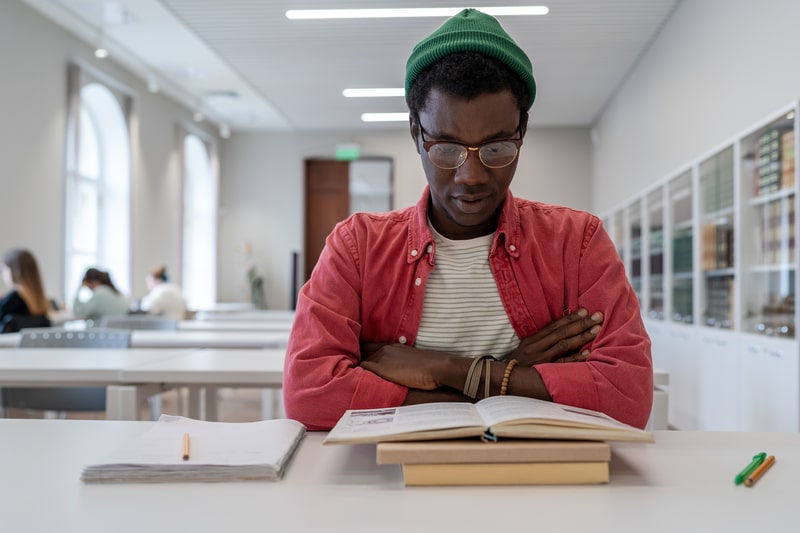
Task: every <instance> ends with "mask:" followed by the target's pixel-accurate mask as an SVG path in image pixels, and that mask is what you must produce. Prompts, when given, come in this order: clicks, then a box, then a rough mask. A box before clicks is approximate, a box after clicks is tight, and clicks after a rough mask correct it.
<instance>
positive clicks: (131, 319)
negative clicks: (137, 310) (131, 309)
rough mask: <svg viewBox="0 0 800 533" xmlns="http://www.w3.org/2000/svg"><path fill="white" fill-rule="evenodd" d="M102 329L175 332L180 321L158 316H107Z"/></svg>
mask: <svg viewBox="0 0 800 533" xmlns="http://www.w3.org/2000/svg"><path fill="white" fill-rule="evenodd" d="M100 327H102V328H112V329H161V330H170V331H175V330H177V329H178V321H177V320H175V319H174V318H168V317H165V316H158V315H119V316H107V317H104V318H103V319H102V320H101V321H100Z"/></svg>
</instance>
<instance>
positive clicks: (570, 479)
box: [377, 439, 611, 486]
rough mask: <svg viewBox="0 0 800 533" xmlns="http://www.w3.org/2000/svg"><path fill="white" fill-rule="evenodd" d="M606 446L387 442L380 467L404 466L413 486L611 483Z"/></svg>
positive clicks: (380, 451) (379, 455) (533, 442)
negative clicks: (609, 481) (390, 465)
mask: <svg viewBox="0 0 800 533" xmlns="http://www.w3.org/2000/svg"><path fill="white" fill-rule="evenodd" d="M610 460H611V446H610V445H609V444H608V443H607V442H593V441H583V442H581V441H554V440H526V439H507V440H502V441H499V442H482V441H480V440H477V439H471V440H464V439H458V440H438V441H428V442H382V443H380V444H378V445H377V462H378V464H399V465H402V468H403V481H404V482H405V484H406V485H407V486H413V485H585V484H599V483H608V463H609V461H610Z"/></svg>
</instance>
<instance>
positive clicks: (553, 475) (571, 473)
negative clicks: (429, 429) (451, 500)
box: [403, 461, 608, 486]
mask: <svg viewBox="0 0 800 533" xmlns="http://www.w3.org/2000/svg"><path fill="white" fill-rule="evenodd" d="M403 481H404V482H405V484H406V485H407V486H415V485H589V484H600V483H608V462H604V461H599V462H580V463H474V464H457V463H451V464H406V465H403Z"/></svg>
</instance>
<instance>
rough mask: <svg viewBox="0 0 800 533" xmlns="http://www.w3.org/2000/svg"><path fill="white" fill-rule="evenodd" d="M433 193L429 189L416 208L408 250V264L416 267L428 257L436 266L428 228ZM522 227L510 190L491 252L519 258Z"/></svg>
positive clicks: (426, 189)
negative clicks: (501, 252) (414, 264)
mask: <svg viewBox="0 0 800 533" xmlns="http://www.w3.org/2000/svg"><path fill="white" fill-rule="evenodd" d="M430 197H431V190H430V186H428V185H426V186H425V190H424V191H423V193H422V197H421V198H420V199H419V201H418V202H417V205H416V206H415V208H414V216H413V217H412V218H411V221H410V224H409V228H408V246H407V248H406V261H408V263H414V262H416V261H418V260H419V259H421V258H422V256H424V255H427V256H428V261H429V262H430V263H431V264H433V255H434V249H433V248H434V247H433V243H434V241H433V235H431V231H430V229H429V228H428V205H430ZM519 241H520V225H519V209H517V204H516V202H515V201H514V196H513V195H512V194H511V190H508V191H507V192H506V200H505V202H504V203H503V209H502V210H501V211H500V219H499V220H498V223H497V231H495V234H494V241H493V242H492V250H491V252H490V254H491V253H494V252H495V250H496V249H497V248H498V247H502V248H503V249H504V250H505V251H506V253H508V254H509V255H510V256H511V257H514V258H516V257H519V251H520V242H519Z"/></svg>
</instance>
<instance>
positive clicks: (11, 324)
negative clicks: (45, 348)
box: [0, 314, 50, 333]
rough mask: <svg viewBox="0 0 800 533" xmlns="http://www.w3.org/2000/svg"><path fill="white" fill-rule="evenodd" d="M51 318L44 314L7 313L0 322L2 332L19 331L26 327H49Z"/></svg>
mask: <svg viewBox="0 0 800 533" xmlns="http://www.w3.org/2000/svg"><path fill="white" fill-rule="evenodd" d="M48 327H50V319H49V318H48V317H47V316H44V315H38V316H31V315H15V314H10V315H6V316H5V317H4V318H3V321H2V323H0V333H17V332H19V331H20V330H21V329H24V328H48Z"/></svg>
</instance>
